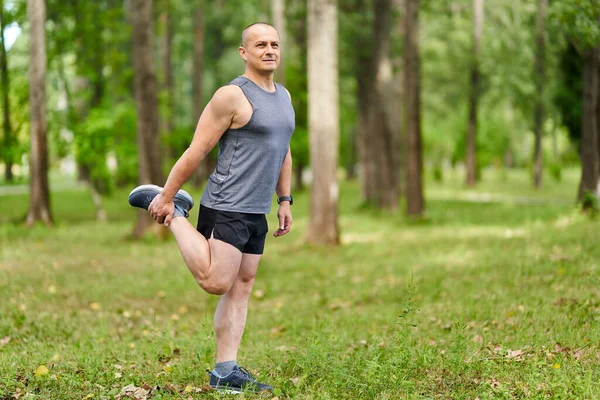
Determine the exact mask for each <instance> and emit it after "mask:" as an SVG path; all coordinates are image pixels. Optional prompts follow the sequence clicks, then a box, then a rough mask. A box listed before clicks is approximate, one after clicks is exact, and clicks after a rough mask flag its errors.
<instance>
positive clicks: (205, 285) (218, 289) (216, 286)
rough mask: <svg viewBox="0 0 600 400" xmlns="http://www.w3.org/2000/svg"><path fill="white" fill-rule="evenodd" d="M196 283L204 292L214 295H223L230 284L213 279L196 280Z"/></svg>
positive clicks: (229, 287) (227, 290)
mask: <svg viewBox="0 0 600 400" xmlns="http://www.w3.org/2000/svg"><path fill="white" fill-rule="evenodd" d="M196 282H197V283H198V285H200V287H201V288H202V289H204V291H205V292H207V293H210V294H216V295H223V294H225V293H227V292H229V289H231V283H229V282H225V281H219V280H215V279H196Z"/></svg>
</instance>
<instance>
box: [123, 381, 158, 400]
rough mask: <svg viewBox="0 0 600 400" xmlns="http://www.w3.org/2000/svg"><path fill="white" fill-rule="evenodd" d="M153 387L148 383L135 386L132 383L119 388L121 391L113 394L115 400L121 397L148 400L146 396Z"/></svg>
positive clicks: (149, 394) (150, 392)
mask: <svg viewBox="0 0 600 400" xmlns="http://www.w3.org/2000/svg"><path fill="white" fill-rule="evenodd" d="M153 391H154V388H152V386H150V385H144V386H142V387H137V386H135V385H134V384H133V383H132V384H130V385H127V386H125V387H124V388H123V389H121V393H119V394H118V395H116V396H115V399H116V400H122V399H134V400H148V397H150V396H151V395H152V392H153Z"/></svg>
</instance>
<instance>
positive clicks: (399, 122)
mask: <svg viewBox="0 0 600 400" xmlns="http://www.w3.org/2000/svg"><path fill="white" fill-rule="evenodd" d="M405 1H406V0H394V2H393V12H394V14H395V15H398V16H399V18H398V20H397V21H396V23H395V24H394V28H393V29H394V31H395V33H394V37H395V38H397V40H400V41H402V42H404V17H405V5H404V2H405ZM392 67H393V71H394V77H393V81H392V85H391V94H390V96H391V100H390V105H391V106H392V110H393V111H391V112H390V123H391V125H392V126H393V127H396V128H395V129H396V131H397V140H398V147H399V149H398V150H397V151H398V169H399V173H398V193H399V195H400V194H402V193H403V192H404V191H406V173H402V171H406V170H407V164H406V162H407V148H408V146H407V137H406V131H405V130H404V128H405V126H406V125H405V123H404V112H405V111H406V110H405V109H404V108H403V106H404V74H403V69H404V58H403V54H402V53H400V52H398V53H397V54H395V55H394V58H393V59H392Z"/></svg>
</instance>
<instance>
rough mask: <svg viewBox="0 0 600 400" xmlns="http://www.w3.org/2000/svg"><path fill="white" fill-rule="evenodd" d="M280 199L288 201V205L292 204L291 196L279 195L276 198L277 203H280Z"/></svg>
mask: <svg viewBox="0 0 600 400" xmlns="http://www.w3.org/2000/svg"><path fill="white" fill-rule="evenodd" d="M282 201H289V202H290V206H291V205H292V204H294V198H293V197H292V196H281V197H278V198H277V204H281V202H282Z"/></svg>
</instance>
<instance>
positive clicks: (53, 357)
mask: <svg viewBox="0 0 600 400" xmlns="http://www.w3.org/2000/svg"><path fill="white" fill-rule="evenodd" d="M60 358H61V357H60V354H55V355H53V356H52V358H51V359H50V361H60Z"/></svg>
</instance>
